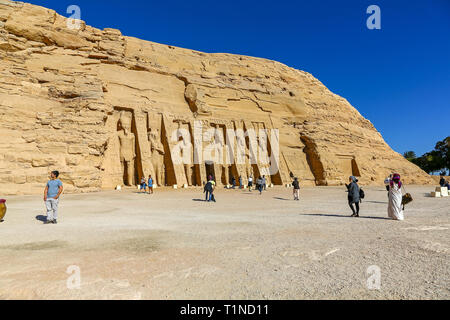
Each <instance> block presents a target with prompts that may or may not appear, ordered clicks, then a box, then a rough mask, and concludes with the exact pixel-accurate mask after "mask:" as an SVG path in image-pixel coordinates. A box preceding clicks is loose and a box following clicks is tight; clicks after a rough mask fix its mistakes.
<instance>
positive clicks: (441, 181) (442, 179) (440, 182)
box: [439, 174, 445, 187]
mask: <svg viewBox="0 0 450 320" xmlns="http://www.w3.org/2000/svg"><path fill="white" fill-rule="evenodd" d="M439 185H440V186H441V187H445V179H444V176H443V175H442V174H441V179H440V180H439Z"/></svg>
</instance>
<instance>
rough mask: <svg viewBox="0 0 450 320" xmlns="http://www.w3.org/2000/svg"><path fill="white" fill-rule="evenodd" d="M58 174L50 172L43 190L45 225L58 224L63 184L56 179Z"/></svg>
mask: <svg viewBox="0 0 450 320" xmlns="http://www.w3.org/2000/svg"><path fill="white" fill-rule="evenodd" d="M58 177H59V172H58V171H52V172H51V174H50V180H49V181H48V182H47V185H46V186H45V189H44V201H45V206H46V207H47V220H46V221H45V224H49V223H54V224H56V223H58V221H57V219H58V205H59V197H60V195H61V193H62V192H63V183H62V182H61V180H59V179H58Z"/></svg>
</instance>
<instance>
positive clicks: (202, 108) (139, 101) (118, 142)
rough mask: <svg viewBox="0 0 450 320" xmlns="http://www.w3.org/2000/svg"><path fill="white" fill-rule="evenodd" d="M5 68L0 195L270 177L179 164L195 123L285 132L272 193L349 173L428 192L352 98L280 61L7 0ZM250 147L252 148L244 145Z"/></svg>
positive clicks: (1, 1)
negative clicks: (127, 32)
mask: <svg viewBox="0 0 450 320" xmlns="http://www.w3.org/2000/svg"><path fill="white" fill-rule="evenodd" d="M0 58H1V60H0V79H1V80H0V116H1V117H0V134H1V137H2V139H1V140H0V194H19V193H35V192H42V186H43V183H44V182H45V181H46V179H47V177H48V172H49V171H50V170H53V169H58V170H59V171H60V172H61V178H62V180H63V182H65V186H66V190H67V191H69V192H89V191H97V190H101V189H109V188H114V187H115V186H116V185H119V184H128V185H132V184H136V183H137V181H138V180H139V179H140V177H141V176H142V175H146V176H148V175H149V174H152V176H153V177H154V178H155V179H156V182H157V183H158V184H161V185H171V184H177V185H179V186H181V185H184V184H188V185H201V184H202V183H203V182H204V181H205V179H206V175H208V174H214V176H215V177H216V180H218V183H219V184H220V183H223V184H226V183H228V180H229V179H230V178H231V176H235V177H236V179H237V177H238V176H239V175H241V176H242V177H243V179H244V181H245V179H246V178H247V175H249V174H253V175H255V176H256V175H259V174H262V173H264V172H267V171H264V166H263V165H261V164H260V163H256V164H253V165H252V164H250V163H249V161H248V159H247V161H246V162H245V163H243V164H226V163H225V164H223V163H211V162H208V161H206V162H204V161H202V162H199V163H197V164H192V165H189V164H183V163H182V164H180V163H176V161H174V159H173V154H172V150H173V148H175V147H176V145H177V143H178V140H175V141H173V140H172V135H173V132H179V131H180V130H182V129H185V131H187V132H189V133H190V134H191V138H190V139H191V140H192V142H199V140H198V137H195V134H194V131H195V128H198V127H199V125H201V126H202V129H201V132H206V131H208V130H209V132H210V129H213V132H216V133H217V132H219V133H220V132H224V133H225V132H226V129H243V130H248V129H255V130H258V129H278V130H279V138H278V140H277V141H276V140H270V139H269V144H270V145H275V144H276V143H277V142H279V151H280V157H279V163H278V166H279V171H278V172H276V173H273V172H271V174H269V175H268V178H269V180H271V181H272V182H273V183H275V184H283V183H289V182H290V177H289V173H290V172H292V173H293V174H294V175H295V176H298V177H299V178H300V180H301V181H302V184H309V185H314V184H320V185H337V184H342V183H343V182H346V180H347V179H348V176H349V175H351V174H353V175H357V176H360V177H361V178H360V180H361V182H362V183H363V184H377V183H378V184H380V183H382V181H383V180H384V178H385V176H387V175H388V174H389V173H390V172H392V171H396V172H399V173H400V174H402V175H403V176H404V179H405V181H406V182H407V183H421V184H422V183H432V179H431V178H430V177H429V176H428V175H427V174H426V173H425V172H423V171H421V170H420V169H419V168H418V167H416V166H415V165H413V164H411V163H410V162H408V161H406V160H405V159H404V158H403V157H402V156H401V155H400V154H398V153H396V152H394V151H393V150H392V149H391V148H390V147H389V146H388V145H387V144H386V143H385V142H384V140H383V138H382V137H381V135H380V134H379V133H378V132H377V131H376V129H375V128H374V126H373V125H372V124H371V123H370V121H368V120H366V119H364V118H363V117H362V116H361V115H360V114H359V112H358V111H357V110H356V109H355V108H353V107H352V106H351V105H350V104H349V103H348V102H347V100H345V99H344V98H342V97H340V96H337V95H335V94H333V93H332V92H330V91H329V90H328V89H327V88H326V87H325V86H324V85H323V84H322V83H321V82H320V81H318V80H317V79H315V78H314V77H313V76H312V75H311V74H309V73H306V72H303V71H299V70H295V69H292V68H289V67H287V66H285V65H283V64H281V63H278V62H275V61H270V60H266V59H259V58H252V57H246V56H239V55H231V54H206V53H202V52H198V51H193V50H188V49H181V48H176V47H173V46H168V45H162V44H156V43H153V42H148V41H142V40H139V39H136V38H132V37H126V36H123V35H122V34H121V32H120V31H119V30H114V29H105V30H98V29H95V28H92V27H90V26H88V25H86V24H85V23H81V27H80V29H78V30H72V29H70V28H68V27H67V23H66V18H64V17H62V16H60V15H58V14H56V13H55V11H53V10H49V9H46V8H42V7H39V6H34V5H30V4H27V3H21V2H12V1H8V0H0ZM214 130H215V131H214ZM219 136H220V135H219ZM210 138H211V139H212V140H213V141H215V142H217V139H216V138H217V135H216V134H213V136H212V137H210ZM196 139H197V140H196ZM200 140H201V141H200V142H199V143H200V144H202V145H203V146H204V145H205V144H207V143H208V141H207V140H208V138H205V136H203V137H201V138H200ZM219 140H220V139H219ZM220 143H221V142H220V141H219V142H218V144H219V145H220ZM245 144H246V148H245V149H246V150H247V152H248V151H249V148H250V146H249V141H248V138H247V140H246V142H245ZM250 144H251V143H250ZM223 150H225V153H226V152H227V151H226V150H228V149H226V147H225V149H223ZM195 156H196V155H195V152H193V153H192V154H190V155H188V157H190V158H191V159H194V158H195Z"/></svg>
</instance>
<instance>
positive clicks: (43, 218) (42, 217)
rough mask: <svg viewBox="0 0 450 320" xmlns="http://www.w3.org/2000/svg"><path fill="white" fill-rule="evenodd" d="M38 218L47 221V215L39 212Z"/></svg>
mask: <svg viewBox="0 0 450 320" xmlns="http://www.w3.org/2000/svg"><path fill="white" fill-rule="evenodd" d="M36 220H38V221H41V222H45V221H47V216H43V215H42V214H39V215H37V216H36Z"/></svg>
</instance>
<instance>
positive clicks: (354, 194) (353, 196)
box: [345, 176, 361, 217]
mask: <svg viewBox="0 0 450 320" xmlns="http://www.w3.org/2000/svg"><path fill="white" fill-rule="evenodd" d="M348 180H349V182H350V183H349V184H345V186H346V187H347V191H348V205H349V206H350V209H352V212H353V214H352V215H351V217H359V201H360V200H361V198H360V196H359V190H360V189H359V186H358V183H357V182H358V179H356V177H354V176H350V177H349V178H348ZM353 205H355V206H354V207H353ZM355 208H356V210H355Z"/></svg>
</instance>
